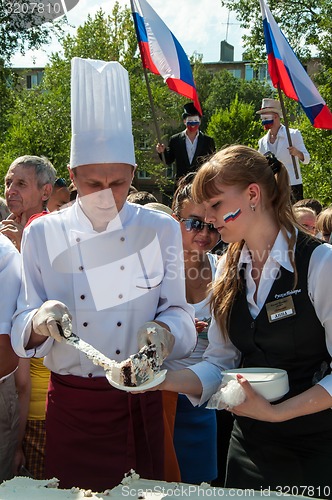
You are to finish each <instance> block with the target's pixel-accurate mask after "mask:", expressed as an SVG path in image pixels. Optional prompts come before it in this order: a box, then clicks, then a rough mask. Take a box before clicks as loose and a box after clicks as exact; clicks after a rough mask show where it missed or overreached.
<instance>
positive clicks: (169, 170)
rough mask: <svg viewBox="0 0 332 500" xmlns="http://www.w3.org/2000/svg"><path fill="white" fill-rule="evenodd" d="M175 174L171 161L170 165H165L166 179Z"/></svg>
mask: <svg viewBox="0 0 332 500" xmlns="http://www.w3.org/2000/svg"><path fill="white" fill-rule="evenodd" d="M174 175H175V165H174V163H172V164H171V165H167V169H166V177H167V179H173V177H174Z"/></svg>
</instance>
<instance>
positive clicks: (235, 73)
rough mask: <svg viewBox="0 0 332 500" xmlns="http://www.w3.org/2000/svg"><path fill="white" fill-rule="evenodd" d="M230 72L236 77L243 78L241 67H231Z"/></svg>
mask: <svg viewBox="0 0 332 500" xmlns="http://www.w3.org/2000/svg"><path fill="white" fill-rule="evenodd" d="M228 72H229V73H230V74H231V75H233V76H234V77H235V78H242V72H241V70H240V69H229V70H228Z"/></svg>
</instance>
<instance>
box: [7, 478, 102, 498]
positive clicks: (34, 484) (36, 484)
mask: <svg viewBox="0 0 332 500" xmlns="http://www.w3.org/2000/svg"><path fill="white" fill-rule="evenodd" d="M58 485H59V480H58V479H56V478H53V479H47V480H37V479H31V478H30V477H14V479H11V480H10V481H4V482H3V483H2V484H0V500H81V499H84V500H87V499H88V498H89V499H90V500H109V499H110V490H107V491H105V492H104V493H93V492H92V491H91V490H82V489H80V488H71V489H70V490H62V489H60V488H59V487H58Z"/></svg>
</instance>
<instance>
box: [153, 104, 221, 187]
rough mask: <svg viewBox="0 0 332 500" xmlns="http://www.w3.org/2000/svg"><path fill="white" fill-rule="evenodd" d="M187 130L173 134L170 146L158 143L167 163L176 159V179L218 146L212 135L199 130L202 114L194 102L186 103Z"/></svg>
mask: <svg viewBox="0 0 332 500" xmlns="http://www.w3.org/2000/svg"><path fill="white" fill-rule="evenodd" d="M182 119H183V123H184V125H185V127H186V128H185V130H183V131H182V132H180V133H179V134H175V135H173V136H172V137H171V138H170V140H169V145H168V147H165V145H164V144H159V143H158V144H157V146H156V150H157V152H158V154H159V157H160V158H161V155H162V153H164V156H165V161H166V163H167V165H170V164H171V163H173V162H174V161H175V166H176V173H175V177H176V179H179V178H180V177H183V176H184V175H186V174H187V173H188V172H190V171H192V170H197V168H198V167H199V166H200V165H201V164H202V163H203V161H204V158H205V157H207V156H209V155H211V154H212V153H214V152H215V150H216V147H215V144H214V140H213V139H212V137H209V136H208V135H205V134H203V132H201V131H200V130H199V127H200V124H201V115H200V113H199V112H198V111H197V109H196V108H195V106H194V104H193V103H192V102H189V103H188V104H185V105H184V112H183V114H182Z"/></svg>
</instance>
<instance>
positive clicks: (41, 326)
mask: <svg viewBox="0 0 332 500" xmlns="http://www.w3.org/2000/svg"><path fill="white" fill-rule="evenodd" d="M71 319H72V317H71V314H70V312H69V310H68V307H67V306H66V305H65V304H63V303H62V302H59V301H58V300H47V301H46V302H44V304H43V305H42V306H40V308H39V309H38V311H37V312H36V314H35V315H34V316H33V318H32V328H33V330H34V332H36V333H38V335H44V336H45V337H53V338H54V339H55V340H57V341H58V342H61V341H62V339H63V337H62V336H61V335H60V332H59V328H58V325H57V323H58V324H59V326H60V327H61V328H62V331H63V334H64V336H65V337H69V336H70V335H71V333H72V323H71Z"/></svg>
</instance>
